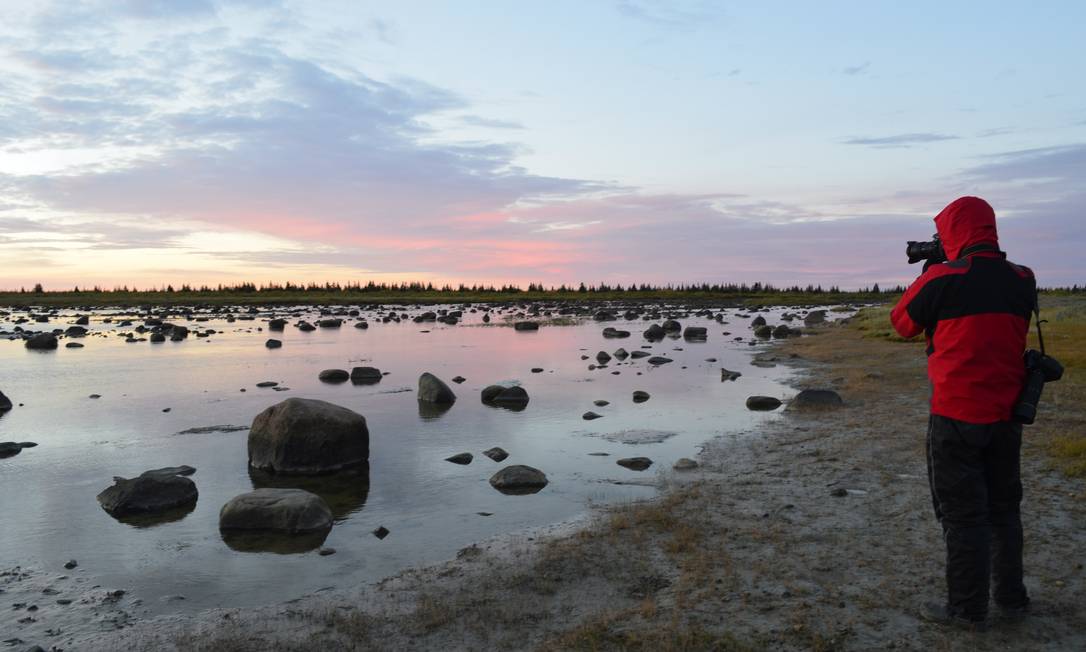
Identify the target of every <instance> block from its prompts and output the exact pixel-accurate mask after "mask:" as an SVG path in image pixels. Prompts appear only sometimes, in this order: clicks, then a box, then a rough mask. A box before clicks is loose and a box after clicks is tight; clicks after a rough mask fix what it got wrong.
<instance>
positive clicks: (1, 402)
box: [0, 392, 12, 412]
mask: <svg viewBox="0 0 1086 652" xmlns="http://www.w3.org/2000/svg"><path fill="white" fill-rule="evenodd" d="M11 408H12V405H11V399H10V398H8V397H7V396H4V393H3V392H0V412H6V411H8V410H10V409H11Z"/></svg>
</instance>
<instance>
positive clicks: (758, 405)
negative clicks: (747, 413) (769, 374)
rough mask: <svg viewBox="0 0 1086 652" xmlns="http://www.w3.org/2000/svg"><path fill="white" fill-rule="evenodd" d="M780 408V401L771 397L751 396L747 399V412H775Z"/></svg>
mask: <svg viewBox="0 0 1086 652" xmlns="http://www.w3.org/2000/svg"><path fill="white" fill-rule="evenodd" d="M780 406H781V401H780V399H778V398H774V397H772V396H751V397H749V398H748V399H747V409H748V410H758V411H768V410H776V409H777V408H779V407H780Z"/></svg>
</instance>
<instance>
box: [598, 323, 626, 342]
mask: <svg viewBox="0 0 1086 652" xmlns="http://www.w3.org/2000/svg"><path fill="white" fill-rule="evenodd" d="M603 336H604V337H606V338H608V339H612V338H619V339H621V338H624V337H629V336H630V331H622V330H618V329H617V328H614V327H612V326H608V327H607V328H605V329H603Z"/></svg>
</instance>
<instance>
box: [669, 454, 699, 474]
mask: <svg viewBox="0 0 1086 652" xmlns="http://www.w3.org/2000/svg"><path fill="white" fill-rule="evenodd" d="M671 468H673V469H675V470H676V471H693V470H694V469H696V468H698V463H697V462H695V461H694V460H692V459H690V458H689V457H680V458H679V459H677V460H675V464H673V465H672V467H671Z"/></svg>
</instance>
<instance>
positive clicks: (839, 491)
mask: <svg viewBox="0 0 1086 652" xmlns="http://www.w3.org/2000/svg"><path fill="white" fill-rule="evenodd" d="M830 495H831V496H833V497H834V498H844V497H845V496H847V495H848V489H845V488H843V487H837V488H836V489H834V490H833V491H831V492H830Z"/></svg>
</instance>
